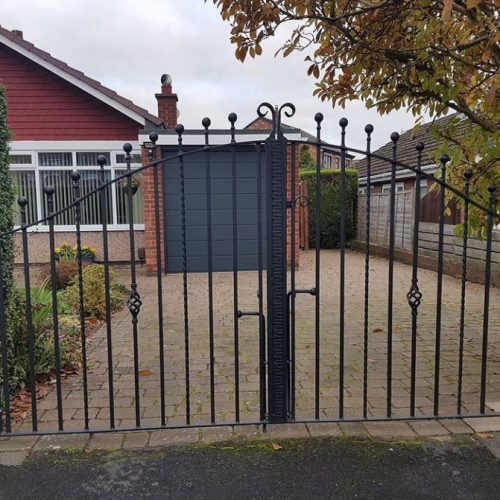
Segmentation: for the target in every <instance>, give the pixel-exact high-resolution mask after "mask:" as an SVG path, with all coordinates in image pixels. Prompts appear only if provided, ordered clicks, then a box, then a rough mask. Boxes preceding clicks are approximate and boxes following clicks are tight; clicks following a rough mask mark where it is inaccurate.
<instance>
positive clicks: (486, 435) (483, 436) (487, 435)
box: [477, 432, 495, 439]
mask: <svg viewBox="0 0 500 500" xmlns="http://www.w3.org/2000/svg"><path fill="white" fill-rule="evenodd" d="M477 435H478V437H480V438H481V439H490V438H494V437H495V434H491V433H490V432H478V433H477Z"/></svg>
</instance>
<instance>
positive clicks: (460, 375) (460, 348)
mask: <svg viewBox="0 0 500 500" xmlns="http://www.w3.org/2000/svg"><path fill="white" fill-rule="evenodd" d="M471 177H472V170H469V169H467V170H466V171H465V172H464V179H465V189H464V226H463V228H464V233H463V245H462V279H461V281H462V286H461V290H460V330H459V332H460V333H459V346H458V390H457V392H458V394H457V414H458V415H461V414H462V382H463V371H464V335H465V287H466V283H467V243H468V236H469V235H468V232H469V189H470V179H471Z"/></svg>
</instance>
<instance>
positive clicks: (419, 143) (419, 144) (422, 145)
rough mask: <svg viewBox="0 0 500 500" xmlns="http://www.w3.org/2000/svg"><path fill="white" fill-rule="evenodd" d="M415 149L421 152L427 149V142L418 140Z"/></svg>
mask: <svg viewBox="0 0 500 500" xmlns="http://www.w3.org/2000/svg"><path fill="white" fill-rule="evenodd" d="M415 149H416V150H417V151H418V152H419V153H421V152H422V151H423V150H424V149H425V144H424V143H423V142H421V141H419V142H417V145H416V146H415Z"/></svg>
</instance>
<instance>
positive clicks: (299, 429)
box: [262, 424, 310, 439]
mask: <svg viewBox="0 0 500 500" xmlns="http://www.w3.org/2000/svg"><path fill="white" fill-rule="evenodd" d="M262 437H263V438H267V439H293V438H305V437H310V434H309V431H308V430H307V426H306V425H305V424H273V425H268V426H267V429H266V432H265V433H263V434H262Z"/></svg>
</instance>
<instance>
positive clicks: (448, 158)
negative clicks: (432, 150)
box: [439, 153, 450, 164]
mask: <svg viewBox="0 0 500 500" xmlns="http://www.w3.org/2000/svg"><path fill="white" fill-rule="evenodd" d="M439 159H440V161H441V163H443V164H446V163H448V162H449V161H450V157H449V156H448V155H447V154H446V153H443V154H442V155H441V158H439Z"/></svg>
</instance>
